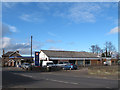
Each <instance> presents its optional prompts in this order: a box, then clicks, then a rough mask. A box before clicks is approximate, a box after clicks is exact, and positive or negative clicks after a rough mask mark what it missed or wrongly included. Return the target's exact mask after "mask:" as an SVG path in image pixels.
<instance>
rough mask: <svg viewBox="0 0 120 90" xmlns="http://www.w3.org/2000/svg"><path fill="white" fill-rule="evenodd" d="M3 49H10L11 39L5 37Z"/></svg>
mask: <svg viewBox="0 0 120 90" xmlns="http://www.w3.org/2000/svg"><path fill="white" fill-rule="evenodd" d="M2 42H3V43H2V48H6V47H8V46H9V45H10V43H11V38H9V37H3V38H2Z"/></svg>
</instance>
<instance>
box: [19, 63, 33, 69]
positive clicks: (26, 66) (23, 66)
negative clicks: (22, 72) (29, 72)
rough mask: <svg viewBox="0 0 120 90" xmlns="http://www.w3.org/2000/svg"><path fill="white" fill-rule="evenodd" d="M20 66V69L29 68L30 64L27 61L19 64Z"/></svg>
mask: <svg viewBox="0 0 120 90" xmlns="http://www.w3.org/2000/svg"><path fill="white" fill-rule="evenodd" d="M21 68H22V69H30V68H31V65H30V64H29V63H23V64H22V65H21Z"/></svg>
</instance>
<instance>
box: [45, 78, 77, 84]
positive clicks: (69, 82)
mask: <svg viewBox="0 0 120 90" xmlns="http://www.w3.org/2000/svg"><path fill="white" fill-rule="evenodd" d="M45 80H49V81H54V82H60V83H69V84H79V83H75V82H66V81H59V80H54V79H45Z"/></svg>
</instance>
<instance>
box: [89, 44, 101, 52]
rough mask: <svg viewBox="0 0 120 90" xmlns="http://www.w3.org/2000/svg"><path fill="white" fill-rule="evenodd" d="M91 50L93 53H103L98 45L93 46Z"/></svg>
mask: <svg viewBox="0 0 120 90" xmlns="http://www.w3.org/2000/svg"><path fill="white" fill-rule="evenodd" d="M90 50H91V51H92V53H97V54H98V53H100V52H101V48H100V47H99V46H98V45H91V48H90Z"/></svg>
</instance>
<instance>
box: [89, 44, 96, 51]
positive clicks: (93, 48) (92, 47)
mask: <svg viewBox="0 0 120 90" xmlns="http://www.w3.org/2000/svg"><path fill="white" fill-rule="evenodd" d="M90 50H91V51H92V53H95V45H91V48H90Z"/></svg>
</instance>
